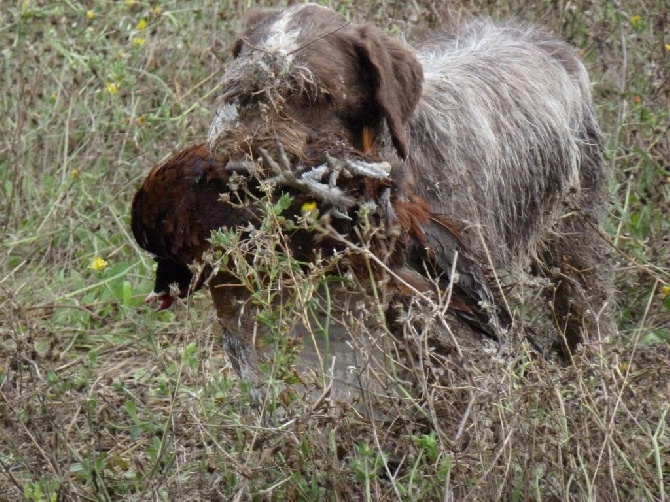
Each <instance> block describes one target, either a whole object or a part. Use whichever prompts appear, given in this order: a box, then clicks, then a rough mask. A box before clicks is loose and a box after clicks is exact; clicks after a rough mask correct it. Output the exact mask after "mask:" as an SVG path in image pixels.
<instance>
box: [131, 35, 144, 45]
mask: <svg viewBox="0 0 670 502" xmlns="http://www.w3.org/2000/svg"><path fill="white" fill-rule="evenodd" d="M144 42H146V40H145V39H144V38H142V37H133V45H137V46H138V47H142V46H143V45H144Z"/></svg>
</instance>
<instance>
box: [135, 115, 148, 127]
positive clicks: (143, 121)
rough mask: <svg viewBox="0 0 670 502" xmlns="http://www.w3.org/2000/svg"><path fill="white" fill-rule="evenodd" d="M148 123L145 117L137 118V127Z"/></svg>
mask: <svg viewBox="0 0 670 502" xmlns="http://www.w3.org/2000/svg"><path fill="white" fill-rule="evenodd" d="M146 123H147V118H146V117H145V116H144V115H141V116H139V117H137V125H144V124H146Z"/></svg>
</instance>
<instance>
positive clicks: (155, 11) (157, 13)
mask: <svg viewBox="0 0 670 502" xmlns="http://www.w3.org/2000/svg"><path fill="white" fill-rule="evenodd" d="M152 12H153V13H154V15H155V16H159V15H160V14H161V13H162V12H163V8H162V7H161V6H160V5H157V6H156V7H154V9H153V11H152Z"/></svg>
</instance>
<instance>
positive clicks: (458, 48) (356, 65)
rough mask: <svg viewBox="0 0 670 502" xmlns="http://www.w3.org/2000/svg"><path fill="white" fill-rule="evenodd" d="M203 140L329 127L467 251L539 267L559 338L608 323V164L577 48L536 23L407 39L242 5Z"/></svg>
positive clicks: (333, 19) (328, 15)
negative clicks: (440, 220) (460, 227)
mask: <svg viewBox="0 0 670 502" xmlns="http://www.w3.org/2000/svg"><path fill="white" fill-rule="evenodd" d="M244 26H245V27H244V29H243V30H242V31H241V34H240V37H239V39H238V40H237V42H236V44H235V47H234V49H233V53H234V56H235V59H234V60H233V61H232V62H231V63H230V65H229V66H228V67H227V69H226V73H225V76H224V79H223V82H222V88H221V99H220V101H219V105H218V111H217V115H216V117H215V119H214V121H213V123H212V126H211V129H210V143H211V145H212V147H213V148H216V147H217V145H220V144H225V145H230V143H231V137H234V138H237V140H238V141H239V142H244V141H253V140H254V138H259V137H276V138H277V139H279V140H280V141H281V142H282V143H283V144H284V145H285V147H286V148H287V150H288V151H290V152H291V153H292V154H293V155H294V156H296V157H305V156H309V145H310V143H311V142H312V140H313V139H314V138H323V137H324V136H332V137H333V138H334V141H345V142H350V143H351V144H352V145H353V146H354V147H356V148H359V149H361V150H363V151H366V150H370V149H374V150H375V151H378V152H380V153H381V154H382V156H383V157H384V158H386V159H387V160H390V161H392V162H393V163H394V171H393V175H394V177H395V179H396V180H397V181H398V183H399V185H400V186H401V187H403V189H404V190H406V192H407V193H408V194H409V193H417V194H418V195H420V196H421V197H423V198H424V199H425V200H427V201H428V202H429V203H430V205H431V208H432V211H433V212H434V213H442V214H446V215H448V216H449V217H450V218H453V219H458V220H460V221H462V222H463V223H464V225H465V227H466V230H465V238H466V242H467V244H468V246H469V248H470V249H471V251H472V252H473V253H474V254H475V255H476V256H477V258H478V259H479V260H481V261H482V262H484V263H488V264H490V265H491V266H494V267H496V268H497V269H499V270H504V269H513V268H514V266H521V267H524V268H528V267H530V266H531V265H532V266H533V269H534V270H536V271H538V272H539V273H541V274H542V275H545V276H547V277H549V278H550V279H551V280H552V282H553V284H554V286H555V288H554V292H553V294H552V298H553V305H554V312H555V316H554V317H555V324H556V326H557V327H558V328H560V332H561V333H562V334H563V335H564V336H565V341H566V342H567V347H568V348H570V349H573V348H575V346H576V345H577V344H578V343H579V342H581V341H583V340H584V338H585V335H588V336H589V337H593V336H595V334H596V332H597V330H598V329H600V330H601V331H602V330H604V331H605V334H610V333H613V332H614V330H615V327H614V322H613V320H612V316H611V312H610V309H611V301H612V294H613V293H612V291H613V290H612V285H611V280H610V279H609V269H608V266H607V261H608V260H607V258H606V248H605V245H604V243H603V242H602V241H601V237H600V236H599V235H598V232H597V228H598V227H599V224H600V220H601V216H602V214H601V213H602V212H603V208H604V203H605V198H604V190H605V184H606V179H607V172H606V165H605V163H604V162H603V161H602V158H601V138H600V131H599V127H598V124H597V122H596V119H595V117H594V109H593V102H592V98H591V93H590V90H589V79H588V75H587V73H586V70H585V68H584V66H583V64H582V63H581V61H580V59H579V57H578V54H577V51H576V50H575V49H574V48H572V47H571V46H569V45H567V44H566V43H564V42H562V41H560V40H557V39H556V38H555V37H553V36H552V35H550V34H548V33H547V32H545V31H543V30H542V29H539V28H537V27H533V26H529V25H523V24H514V23H509V24H503V25H494V24H493V23H491V22H490V21H488V20H472V21H469V22H467V23H463V24H462V26H460V27H458V28H457V29H453V30H446V29H445V30H442V31H440V32H438V33H435V34H433V35H432V37H431V38H428V39H426V40H425V41H424V42H422V43H421V44H419V45H418V46H417V47H415V48H411V47H409V46H408V45H406V44H405V43H404V42H402V41H400V40H398V39H395V38H392V37H390V36H388V35H386V34H385V33H384V32H382V31H381V30H380V29H377V28H375V27H373V26H369V25H358V24H353V23H347V21H346V20H345V18H344V17H342V16H341V15H339V14H337V13H336V12H334V11H332V10H329V9H326V8H323V7H319V6H316V5H311V4H306V5H297V6H294V7H290V8H288V9H284V10H261V11H257V12H255V13H254V14H252V15H250V16H249V18H248V19H247V20H246V23H245V25H244Z"/></svg>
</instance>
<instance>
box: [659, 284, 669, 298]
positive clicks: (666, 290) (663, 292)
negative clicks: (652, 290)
mask: <svg viewBox="0 0 670 502" xmlns="http://www.w3.org/2000/svg"><path fill="white" fill-rule="evenodd" d="M668 296H670V284H666V285H665V286H663V287H662V288H661V298H662V299H663V300H665V299H666V298H667V297H668Z"/></svg>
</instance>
